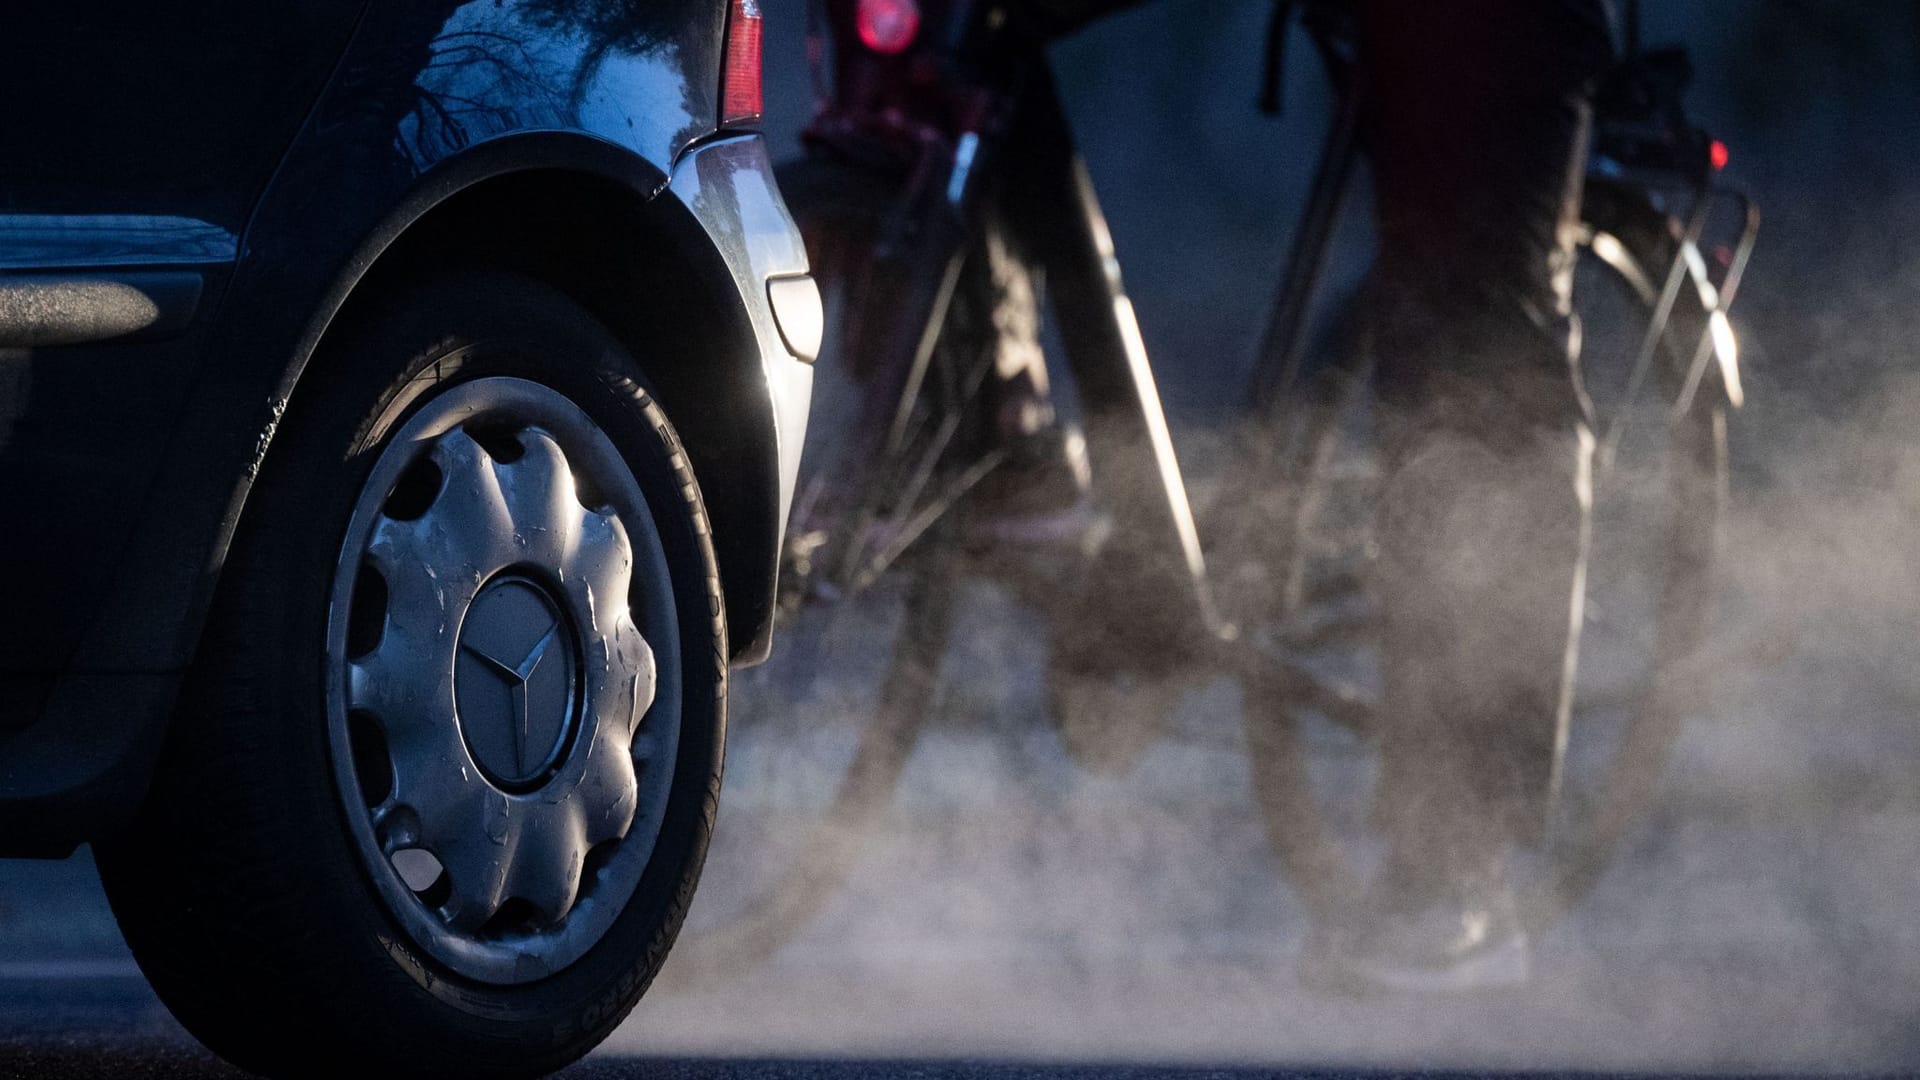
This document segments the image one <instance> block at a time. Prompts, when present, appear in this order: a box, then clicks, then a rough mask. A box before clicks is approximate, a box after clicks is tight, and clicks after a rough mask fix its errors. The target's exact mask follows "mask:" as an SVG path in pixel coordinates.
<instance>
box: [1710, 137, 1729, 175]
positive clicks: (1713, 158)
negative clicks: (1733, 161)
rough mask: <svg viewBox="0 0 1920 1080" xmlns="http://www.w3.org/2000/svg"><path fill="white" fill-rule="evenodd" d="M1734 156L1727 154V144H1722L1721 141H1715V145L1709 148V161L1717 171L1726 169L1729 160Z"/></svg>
mask: <svg viewBox="0 0 1920 1080" xmlns="http://www.w3.org/2000/svg"><path fill="white" fill-rule="evenodd" d="M1732 156H1733V155H1731V154H1729V153H1727V144H1726V143H1723V142H1721V141H1720V140H1719V139H1715V140H1713V145H1712V146H1709V147H1707V161H1708V163H1710V164H1711V165H1712V166H1713V167H1714V169H1715V170H1716V171H1718V170H1720V169H1724V168H1726V167H1727V159H1728V158H1730V157H1732Z"/></svg>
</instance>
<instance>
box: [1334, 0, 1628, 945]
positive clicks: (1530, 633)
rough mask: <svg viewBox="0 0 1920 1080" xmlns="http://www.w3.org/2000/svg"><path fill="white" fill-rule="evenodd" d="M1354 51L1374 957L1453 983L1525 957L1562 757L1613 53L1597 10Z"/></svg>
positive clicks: (1502, 20)
mask: <svg viewBox="0 0 1920 1080" xmlns="http://www.w3.org/2000/svg"><path fill="white" fill-rule="evenodd" d="M1363 49H1364V50H1365V52H1366V58H1367V63H1368V65H1369V67H1368V70H1369V78H1370V80H1371V81H1370V87H1371V93H1372V97H1371V98H1370V101H1371V104H1372V108H1373V110H1374V112H1373V115H1372V116H1371V118H1370V124H1371V131H1372V132H1373V134H1374V137H1375V138H1376V139H1377V143H1376V144H1375V145H1374V147H1373V151H1374V160H1375V166H1376V168H1375V195H1376V201H1377V207H1378V218H1379V231H1380V257H1379V262H1378V265H1377V267H1376V275H1377V281H1378V284H1379V286H1380V288H1379V290H1378V292H1377V294H1376V295H1378V296H1379V298H1380V303H1381V306H1380V309H1379V319H1378V322H1377V325H1376V326H1375V332H1374V345H1375V349H1376V351H1377V353H1378V358H1379V367H1378V370H1379V371H1380V377H1381V400H1382V402H1383V404H1384V406H1385V409H1384V415H1385V418H1386V425H1385V426H1386V431H1385V432H1384V434H1385V436H1386V440H1387V445H1388V482H1387V492H1386V499H1385V501H1384V509H1383V519H1382V521H1381V544H1382V551H1381V560H1380V567H1381V571H1380V572H1381V583H1380V586H1381V588H1380V595H1381V597H1382V602H1383V606H1384V609H1385V622H1386V636H1385V659H1386V672H1385V675H1386V698H1387V709H1388V716H1387V732H1386V735H1385V747H1384V750H1385V763H1384V770H1383V776H1382V780H1383V782H1382V784H1381V790H1382V792H1383V800H1382V805H1381V807H1380V810H1381V814H1382V819H1383V825H1384V826H1385V829H1386V831H1387V834H1388V836H1389V837H1390V840H1391V845H1392V857H1391V859H1390V869H1389V873H1388V875H1387V880H1386V881H1385V882H1384V883H1383V885H1384V886H1385V889H1384V892H1383V895H1382V897H1381V902H1380V903H1379V904H1378V905H1377V907H1376V909H1375V911H1374V914H1373V918H1372V922H1373V925H1372V926H1371V927H1369V929H1368V933H1367V935H1366V936H1367V937H1368V938H1369V940H1368V941H1366V942H1365V943H1361V944H1360V945H1359V949H1360V950H1361V951H1362V952H1365V953H1370V954H1371V955H1372V956H1373V958H1374V959H1376V960H1380V961H1382V962H1386V963H1389V964H1393V963H1398V964H1400V965H1401V966H1402V967H1409V968H1413V969H1426V970H1447V969H1453V968H1456V967H1457V966H1458V965H1460V964H1462V963H1463V962H1465V961H1467V960H1468V959H1470V958H1474V957H1484V956H1487V955H1489V954H1490V953H1492V952H1493V951H1495V950H1500V949H1507V951H1508V952H1509V953H1510V954H1511V953H1512V952H1513V951H1514V950H1513V949H1510V948H1508V947H1509V946H1520V945H1523V939H1522V935H1521V930H1520V926H1519V922H1518V915H1517V911H1516V909H1515V905H1514V903H1513V899H1512V894H1511V890H1510V889H1509V888H1507V886H1506V884H1505V879H1504V875H1503V874H1502V872H1501V866H1502V862H1503V859H1504V856H1505V853H1506V851H1507V849H1508V848H1509V847H1510V846H1511V844H1512V843H1513V842H1514V841H1515V840H1518V839H1521V838H1523V837H1524V836H1525V835H1527V834H1528V832H1529V831H1530V830H1532V829H1534V828H1535V827H1536V823H1537V822H1539V821H1540V820H1542V819H1543V817H1544V813H1545V809H1546V807H1547V805H1548V800H1549V799H1550V797H1551V792H1552V788H1553V786H1554V783H1555V779H1556V773H1557V769H1558V761H1559V753H1560V748H1561V747H1562V746H1563V745H1564V732H1565V728H1566V724H1567V720H1568V710H1569V705H1570V694H1569V686H1570V682H1571V678H1572V672H1573V657H1574V653H1575V647H1576V644H1577V634H1578V625H1577V619H1578V612H1577V610H1576V609H1577V599H1576V597H1577V588H1578V585H1579V582H1580V580H1581V574H1582V564H1583V560H1584V550H1585V532H1586V512H1587V510H1586V476H1587V471H1586V470H1587V459H1588V456H1589V450H1590V447H1591V438H1590V436H1589V435H1588V434H1587V431H1586V426H1585V422H1584V418H1585V412H1584V402H1583V401H1582V398H1581V394H1580V391H1579V390H1578V388H1577V383H1576V381H1575V378H1574V373H1573V369H1572V365H1573V361H1574V357H1573V352H1572V348H1573V339H1574V335H1573V334H1572V320H1571V316H1570V303H1569V291H1570V280H1571V266H1572V259H1573V238H1574V234H1573V229H1574V226H1575V225H1576V224H1577V222H1578V208H1579V193H1580V180H1581V176H1582V172H1583V169H1584V156H1585V150H1586V140H1587V129H1588V122H1589V105H1588V100H1587V93H1588V87H1589V85H1590V84H1591V82H1592V80H1593V78H1594V77H1595V76H1597V75H1598V74H1599V73H1600V71H1601V70H1602V69H1603V68H1604V66H1605V64H1606V62H1607V60H1608V59H1609V57H1610V54H1611V39H1610V36H1609V31H1608V26H1607V22H1606V18H1605V11H1604V8H1603V7H1602V3H1601V0H1462V2H1459V3H1452V4H1445V5H1439V4H1423V5H1410V4H1405V3H1397V2H1393V0H1368V2H1367V3H1365V4H1364V5H1363ZM1519 959H1520V960H1524V953H1523V952H1522V953H1520V954H1519Z"/></svg>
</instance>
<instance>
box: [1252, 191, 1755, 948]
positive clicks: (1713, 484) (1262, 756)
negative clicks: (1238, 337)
mask: <svg viewBox="0 0 1920 1080" xmlns="http://www.w3.org/2000/svg"><path fill="white" fill-rule="evenodd" d="M1583 217H1584V218H1585V219H1586V237H1587V238H1588V239H1590V238H1591V237H1593V236H1596V235H1610V236H1613V237H1615V238H1617V239H1618V240H1619V241H1620V243H1621V246H1622V248H1623V249H1624V251H1625V253H1626V254H1627V256H1629V257H1630V258H1632V259H1633V260H1634V261H1635V262H1637V263H1638V264H1639V265H1641V266H1644V267H1648V268H1663V267H1666V266H1669V265H1671V263H1672V260H1673V258H1674V256H1675V254H1676V248H1677V242H1676V241H1675V239H1674V237H1673V234H1672V232H1671V231H1670V230H1669V228H1668V227H1667V223H1668V219H1667V217H1666V216H1665V215H1663V214H1661V213H1659V212H1658V211H1656V210H1655V209H1654V208H1653V207H1652V206H1651V205H1649V204H1648V203H1646V202H1645V201H1643V200H1640V199H1635V198H1631V197H1627V196H1625V195H1623V193H1622V192H1621V191H1619V190H1609V191H1605V192H1595V193H1593V194H1591V195H1590V197H1589V198H1588V200H1587V201H1586V205H1585V206H1583ZM1635 292H1636V293H1637V294H1638V296H1639V298H1640V299H1642V300H1643V301H1646V300H1648V299H1649V298H1648V297H1647V295H1646V294H1645V293H1644V291H1642V290H1639V289H1635ZM1683 304H1693V305H1694V306H1695V310H1692V311H1681V312H1678V313H1676V318H1675V320H1674V322H1673V323H1671V324H1670V325H1669V327H1668V328H1667V332H1666V335H1665V340H1664V341H1663V342H1662V343H1661V353H1662V355H1663V356H1664V359H1665V361H1666V362H1665V363H1662V364H1660V365H1658V371H1659V375H1660V379H1659V382H1660V384H1661V386H1662V388H1663V389H1667V390H1672V389H1673V388H1675V387H1677V386H1678V385H1679V382H1680V381H1681V378H1682V377H1683V376H1684V374H1685V370H1686V367H1687V365H1688V364H1690V363H1691V361H1692V359H1693V350H1692V348H1691V343H1692V342H1696V341H1698V340H1699V336H1698V334H1697V333H1694V334H1693V335H1692V336H1691V338H1689V337H1688V335H1689V333H1690V332H1691V331H1694V330H1703V329H1704V318H1705V314H1704V312H1701V311H1699V310H1697V304H1698V301H1697V300H1694V299H1693V298H1692V297H1691V296H1690V295H1689V296H1687V297H1685V298H1684V299H1683ZM1649 306H1651V305H1650V304H1649ZM1341 376H1345V386H1344V388H1342V387H1340V386H1339V385H1338V384H1339V379H1340V377H1341ZM1319 377H1320V378H1321V379H1322V380H1332V381H1333V385H1331V386H1330V385H1329V383H1328V382H1327V381H1322V382H1320V383H1319V385H1318V390H1319V392H1318V393H1315V392H1313V391H1312V389H1311V388H1310V389H1309V391H1308V392H1305V393H1303V394H1301V395H1300V396H1299V398H1298V399H1296V401H1295V402H1293V403H1292V406H1293V407H1292V408H1291V409H1289V410H1286V411H1285V412H1284V413H1283V416H1282V417H1281V419H1280V422H1279V424H1278V433H1279V434H1280V435H1281V437H1282V438H1283V441H1284V443H1285V445H1286V446H1287V447H1288V457H1287V459H1286V460H1284V461H1283V462H1281V466H1282V476H1283V477H1286V479H1284V480H1283V481H1282V482H1283V483H1286V484H1288V485H1289V487H1290V489H1291V490H1289V491H1287V492H1286V493H1285V495H1284V496H1283V497H1282V505H1283V506H1284V507H1285V508H1286V509H1285V513H1286V514H1287V515H1289V518H1288V520H1286V521H1285V522H1284V527H1283V533H1284V535H1285V536H1286V537H1287V540H1286V542H1285V544H1284V546H1283V552H1284V554H1283V555H1282V559H1283V560H1284V563H1285V566H1284V570H1283V572H1282V574H1281V575H1280V577H1281V579H1282V580H1283V581H1286V582H1290V583H1291V585H1290V586H1289V587H1285V588H1283V589H1281V590H1280V591H1281V592H1282V593H1283V594H1287V595H1290V596H1291V598H1292V599H1293V600H1294V601H1296V602H1297V601H1298V600H1299V597H1300V596H1301V594H1302V593H1303V592H1308V591H1311V584H1303V578H1304V577H1305V576H1306V575H1305V574H1304V573H1303V560H1304V559H1305V558H1306V555H1305V545H1304V544H1302V543H1300V542H1298V537H1299V535H1300V532H1301V529H1302V527H1303V524H1304V523H1303V520H1302V519H1303V517H1304V516H1305V515H1308V514H1310V513H1312V512H1313V511H1312V507H1313V506H1314V505H1315V503H1316V502H1317V501H1319V500H1320V499H1321V498H1322V497H1323V495H1324V492H1322V491H1317V490H1316V489H1319V488H1323V487H1324V486H1325V485H1326V484H1328V483H1329V481H1328V479H1327V477H1328V474H1329V472H1330V461H1329V455H1328V453H1327V447H1328V439H1329V434H1328V433H1329V432H1330V431H1334V430H1335V429H1336V428H1337V416H1338V412H1339V410H1340V408H1341V405H1340V400H1341V391H1342V389H1344V391H1345V392H1347V393H1352V392H1355V391H1357V390H1360V389H1362V388H1364V387H1365V386H1366V380H1365V378H1364V377H1363V376H1362V374H1361V373H1359V372H1356V371H1355V370H1353V369H1352V368H1350V367H1346V368H1343V367H1339V366H1330V367H1325V368H1323V369H1321V371H1320V373H1319ZM1329 393H1331V396H1329ZM1724 411H1725V405H1724V397H1723V395H1722V394H1721V393H1720V392H1719V391H1718V390H1717V389H1709V390H1707V391H1703V392H1701V393H1699V394H1697V395H1695V396H1694V398H1693V400H1692V405H1691V407H1690V408H1689V409H1688V410H1687V411H1686V412H1685V413H1684V414H1683V415H1681V416H1678V417H1674V418H1673V419H1672V426H1671V428H1670V432H1671V435H1672V437H1673V439H1674V445H1673V449H1672V453H1671V456H1672V458H1673V460H1675V461H1676V462H1677V467H1676V468H1675V469H1674V471H1673V473H1672V474H1671V478H1670V485H1671V489H1670V491H1669V497H1670V498H1671V499H1672V500H1673V504H1674V510H1673V517H1672V519H1671V521H1670V522H1669V523H1668V529H1669V532H1668V538H1667V541H1666V546H1667V547H1668V549H1669V554H1670V559H1671V561H1670V563H1669V566H1670V568H1671V570H1670V577H1669V580H1668V582H1667V587H1666V588H1665V589H1663V590H1662V591H1661V592H1659V593H1658V594H1657V595H1658V596H1659V601H1658V605H1657V606H1658V610H1657V614H1656V616H1655V619H1656V627H1655V641H1656V646H1655V660H1654V667H1653V669H1652V671H1651V672H1650V674H1649V677H1648V680H1647V685H1646V686H1645V688H1644V689H1643V690H1642V691H1641V692H1640V693H1639V694H1638V695H1637V696H1636V698H1635V699H1634V704H1633V705H1632V706H1631V712H1630V715H1629V717H1628V719H1627V721H1626V723H1625V727H1624V730H1623V731H1622V733H1621V739H1620V741H1619V744H1618V747H1617V749H1616V750H1615V751H1614V753H1613V754H1612V756H1611V760H1610V761H1609V762H1608V763H1607V765H1606V766H1605V773H1604V777H1603V779H1602V780H1601V781H1600V783H1599V789H1600V797H1599V799H1598V800H1597V801H1596V802H1594V803H1593V804H1592V805H1590V806H1588V807H1587V808H1586V811H1585V813H1584V814H1583V815H1582V819H1581V821H1580V822H1579V823H1578V824H1577V825H1574V826H1572V827H1571V830H1570V831H1563V832H1562V833H1561V834H1560V835H1557V836H1555V837H1553V838H1552V839H1551V843H1550V845H1549V849H1548V852H1547V856H1546V865H1545V867H1544V868H1543V869H1542V871H1541V872H1540V873H1539V874H1538V876H1537V877H1535V878H1534V879H1532V880H1530V881H1528V882H1527V883H1526V885H1525V886H1524V887H1523V888H1522V891H1521V898H1520V899H1521V915H1522V919H1523V921H1524V923H1525V924H1526V925H1527V926H1528V928H1529V929H1530V930H1532V931H1535V932H1537V931H1539V930H1540V929H1543V928H1544V927H1546V926H1547V925H1549V924H1551V923H1552V922H1554V921H1555V920H1556V919H1557V918H1559V917H1560V916H1561V915H1562V914H1564V913H1565V912H1566V911H1567V910H1568V909H1570V908H1571V907H1573V906H1574V905H1576V904H1577V903H1579V902H1580V901H1581V900H1582V899H1583V898H1584V897H1585V896H1586V895H1587V894H1588V893H1589V892H1591V890H1592V889H1593V888H1594V886H1595V885H1596V884H1597V883H1598V882H1599V880H1600V879H1601V877H1602V876H1603V874H1604V872H1605V870H1606V869H1607V867H1608V866H1610V865H1611V864H1612V862H1613V861H1614V857H1615V855H1616V853H1617V852H1618V850H1619V848H1620V845H1621V844H1622V843H1623V842H1624V841H1625V839H1626V838H1627V837H1628V836H1629V835H1631V833H1632V832H1633V829H1634V827H1635V826H1636V825H1637V824H1638V823H1639V822H1641V821H1642V820H1643V819H1644V817H1645V815H1646V813H1647V812H1648V810H1649V807H1650V806H1651V803H1652V796H1653V794H1654V792H1655V790H1656V788H1657V786H1658V784H1659V782H1660V779H1661V777H1662V776H1663V774H1664V772H1665V769H1666V766H1667V764H1668V761H1669V760H1670V758H1671V756H1672V753H1673V750H1674V746H1675V744H1676V742H1677V740H1678V737H1679V733H1680V729H1681V726H1682V722H1683V721H1684V719H1685V717H1686V716H1687V714H1688V713H1689V712H1690V711H1691V710H1692V709H1693V708H1694V706H1695V704H1696V694H1697V691H1698V689H1699V679H1698V677H1697V676H1698V675H1699V656H1700V650H1701V645H1702V643H1703V639H1704V637H1705V633H1706V627H1707V618H1708V614H1709V607H1710V604H1711V600H1712V573H1713V563H1714V557H1715V550H1716V548H1717V546H1718V529H1719V520H1720V517H1721V514H1722V510H1723V506H1724V501H1725V478H1726V468H1727V458H1726V426H1725V416H1724ZM1269 434H1270V435H1271V434H1274V432H1269ZM1597 498H1598V493H1596V499H1597ZM1282 606H1283V607H1284V606H1285V604H1284V603H1283V604H1282ZM1296 614H1297V612H1294V611H1285V612H1282V615H1283V617H1291V616H1294V615H1296ZM1242 679H1243V686H1244V688H1245V705H1244V706H1243V708H1244V710H1245V711H1246V713H1247V737H1248V745H1249V752H1250V756H1251V757H1252V760H1253V766H1254V790H1255V795H1256V799H1257V801H1258V803H1259V808H1260V813H1261V817H1262V819H1263V823H1264V825H1265V827H1266V832H1267V836H1268V841H1269V845H1270V848H1271V850H1272V851H1273V853H1274V855H1275V857H1276V858H1277V859H1278V861H1279V862H1280V864H1281V866H1282V869H1283V871H1284V872H1285V874H1286V876H1287V878H1288V880H1289V881H1290V882H1291V884H1292V886H1293V888H1294V890H1295V893H1296V895H1297V896H1298V897H1299V898H1300V899H1301V901H1302V902H1303V903H1304V904H1305V906H1306V908H1307V909H1308V912H1309V913H1310V914H1311V915H1312V916H1313V917H1314V918H1316V919H1324V918H1332V917H1336V916H1337V915H1338V914H1339V913H1341V912H1343V911H1348V910H1351V909H1352V906H1353V905H1354V904H1355V903H1356V902H1357V901H1358V900H1359V899H1360V897H1361V896H1362V895H1363V893H1364V891H1365V889H1366V878H1365V875H1364V874H1363V873H1362V872H1361V871H1360V870H1359V869H1358V868H1357V867H1356V866H1355V865H1354V859H1353V858H1352V857H1350V854H1349V852H1347V851H1346V850H1343V847H1344V845H1343V844H1342V843H1341V841H1340V840H1338V839H1337V838H1336V836H1335V832H1336V830H1335V828H1334V827H1333V826H1332V824H1331V823H1330V821H1329V818H1328V814H1327V812H1326V810H1325V808H1324V807H1323V806H1322V805H1321V804H1320V803H1319V801H1318V800H1317V799H1316V798H1315V795H1314V787H1315V785H1314V781H1313V779H1312V777H1311V775H1310V771H1309V767H1310V763H1309V758H1310V753H1309V751H1308V749H1307V747H1306V746H1305V745H1304V744H1303V738H1302V721H1303V715H1304V714H1306V713H1310V712H1315V711H1318V712H1321V713H1323V714H1325V715H1326V716H1328V717H1329V718H1331V719H1333V720H1334V722H1335V723H1336V724H1340V725H1342V726H1349V727H1352V728H1355V729H1359V730H1362V732H1363V734H1365V733H1367V731H1368V729H1371V731H1377V730H1378V725H1379V724H1381V723H1383V722H1385V721H1384V720H1382V718H1380V717H1378V716H1377V715H1376V714H1375V712H1374V710H1373V708H1372V707H1371V705H1370V703H1368V702H1366V701H1364V700H1361V699H1357V698H1356V696H1355V694H1354V693H1353V692H1352V688H1351V687H1347V686H1340V685H1329V684H1328V683H1327V682H1325V681H1324V680H1321V679H1317V678H1316V677H1315V676H1314V674H1313V673H1312V672H1310V671H1307V670H1303V669H1302V668H1300V667H1298V666H1291V665H1286V664H1275V663H1262V662H1259V661H1255V662H1253V663H1250V664H1247V665H1243V671H1242ZM1575 708H1576V711H1578V710H1579V709H1580V708H1581V704H1580V702H1579V701H1578V700H1576V705H1575ZM1256 714H1257V715H1256ZM1336 714H1339V715H1336ZM1575 730H1576V731H1578V722H1577V721H1576V729H1575Z"/></svg>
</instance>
